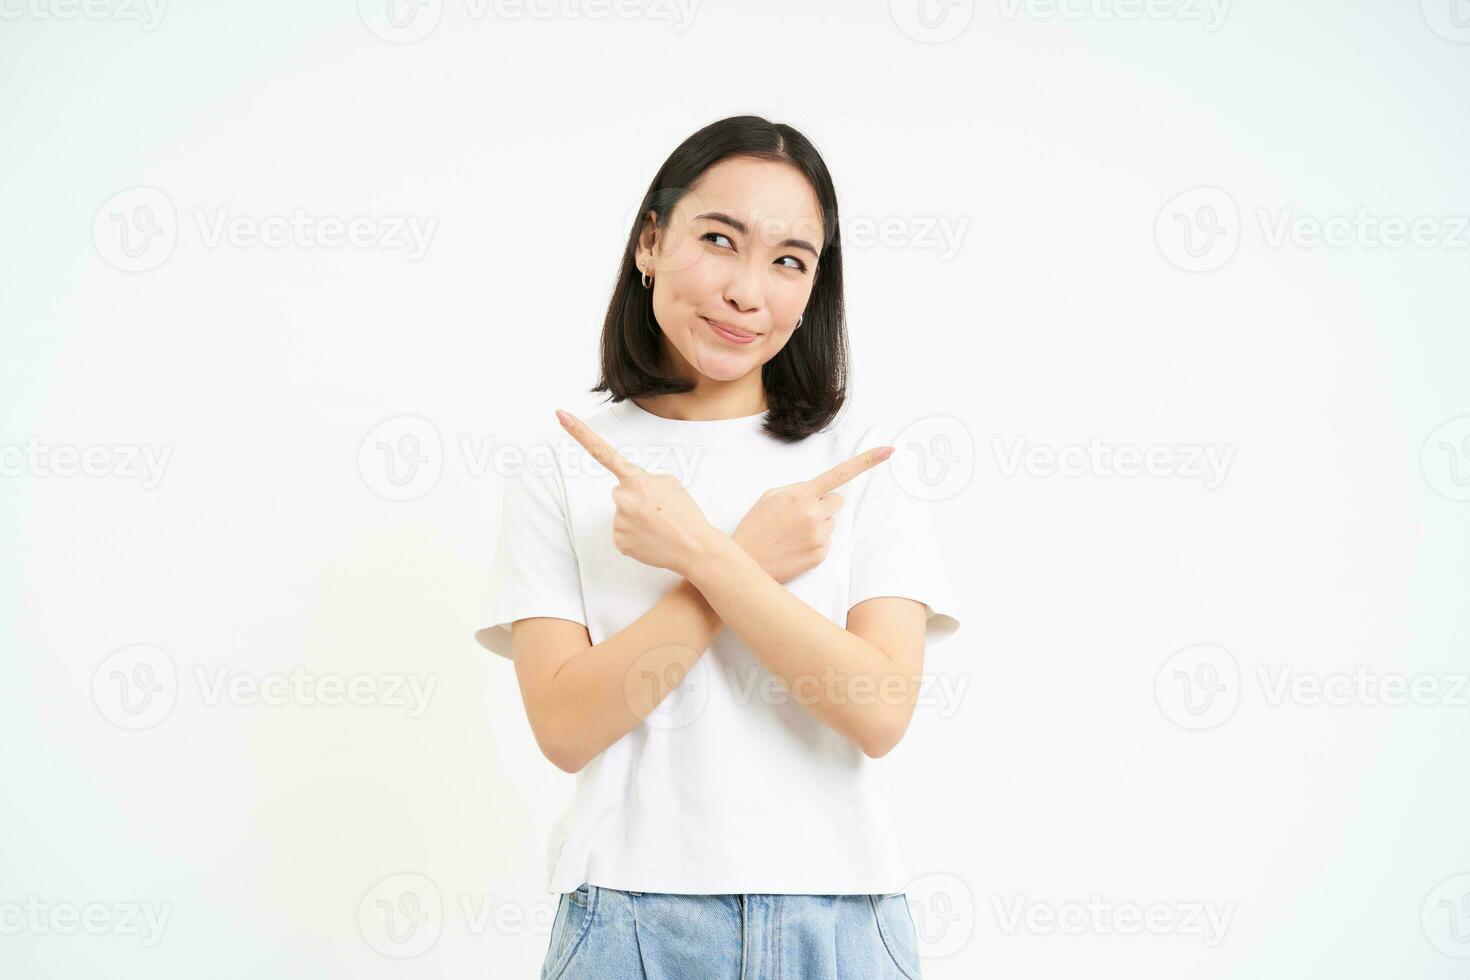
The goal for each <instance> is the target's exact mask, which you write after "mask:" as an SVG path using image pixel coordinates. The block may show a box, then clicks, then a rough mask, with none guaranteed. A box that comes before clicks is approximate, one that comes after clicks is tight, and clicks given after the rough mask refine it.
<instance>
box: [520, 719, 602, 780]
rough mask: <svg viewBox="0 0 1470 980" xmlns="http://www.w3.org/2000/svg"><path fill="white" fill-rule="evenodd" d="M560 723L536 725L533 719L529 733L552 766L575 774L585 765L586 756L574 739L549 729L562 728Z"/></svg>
mask: <svg viewBox="0 0 1470 980" xmlns="http://www.w3.org/2000/svg"><path fill="white" fill-rule="evenodd" d="M564 728H565V726H561V725H545V724H543V725H537V724H535V722H534V720H533V721H532V724H531V734H532V735H534V736H535V737H536V747H537V748H539V749H540V750H541V754H542V755H543V756H545V757H546V760H547V761H548V762H550V763H551V764H552V765H553V766H556V768H558V769H560V770H561V771H562V772H564V773H568V774H570V775H573V776H575V775H576V774H577V773H579V772H581V771H582V769H583V768H584V767H585V766H586V765H587V761H588V758H589V757H588V756H587V754H586V753H585V752H583V751H582V750H581V748H580V747H579V746H578V745H577V744H576V740H575V739H572V738H568V737H566V735H565V733H563V734H561V735H556V734H553V732H552V730H551V729H564Z"/></svg>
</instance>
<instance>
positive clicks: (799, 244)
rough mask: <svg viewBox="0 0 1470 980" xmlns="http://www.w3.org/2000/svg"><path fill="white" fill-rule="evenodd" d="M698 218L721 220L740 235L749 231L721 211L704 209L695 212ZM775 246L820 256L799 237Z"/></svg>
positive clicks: (813, 256) (809, 243)
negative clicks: (701, 212) (800, 249)
mask: <svg viewBox="0 0 1470 980" xmlns="http://www.w3.org/2000/svg"><path fill="white" fill-rule="evenodd" d="M700 218H708V219H709V220H711V221H721V222H724V223H725V224H727V225H729V226H730V227H731V228H734V229H735V230H736V231H738V232H740V234H742V235H747V234H749V233H750V232H749V229H747V228H746V227H745V223H744V222H742V221H739V220H737V219H735V218H732V217H730V216H729V215H728V214H725V213H724V212H722V211H706V212H705V213H704V214H697V215H695V216H694V220H696V221H698V220H699V219H700ZM776 247H777V248H804V249H806V250H807V251H808V252H810V253H812V258H820V256H818V255H817V250H816V249H815V248H813V247H812V244H811V242H808V241H805V240H803V239H800V238H788V239H786V240H785V241H784V242H779V243H777V245H776Z"/></svg>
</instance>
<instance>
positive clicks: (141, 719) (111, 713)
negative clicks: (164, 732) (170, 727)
mask: <svg viewBox="0 0 1470 980" xmlns="http://www.w3.org/2000/svg"><path fill="white" fill-rule="evenodd" d="M178 694H179V675H178V672H177V671H175V670H174V662H173V660H172V659H171V658H170V657H169V655H168V654H167V653H165V652H164V651H163V650H160V649H159V648H158V647H156V646H153V645H151V644H148V643H138V644H135V645H133V646H129V647H123V648H122V649H121V650H118V651H116V652H114V653H112V654H110V655H109V656H108V657H107V659H106V660H103V661H102V663H101V664H99V665H98V667H97V669H96V671H94V672H93V673H92V703H93V704H95V705H96V706H97V710H98V711H99V712H100V713H101V714H102V717H104V718H106V719H107V720H108V721H110V722H112V723H113V724H114V725H116V726H118V727H119V728H126V729H129V730H130V731H141V730H142V729H144V728H152V727H153V726H154V725H157V724H159V723H160V722H162V721H163V720H164V719H165V718H167V717H168V716H169V713H170V712H172V711H173V710H174V703H175V702H176V701H177V700H178Z"/></svg>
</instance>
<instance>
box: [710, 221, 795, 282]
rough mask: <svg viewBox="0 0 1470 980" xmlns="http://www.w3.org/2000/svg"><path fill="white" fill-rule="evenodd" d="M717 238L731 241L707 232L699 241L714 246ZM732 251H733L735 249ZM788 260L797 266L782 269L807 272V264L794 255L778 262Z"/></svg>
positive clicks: (725, 236)
mask: <svg viewBox="0 0 1470 980" xmlns="http://www.w3.org/2000/svg"><path fill="white" fill-rule="evenodd" d="M716 238H722V239H724V240H725V241H727V242H728V241H730V236H728V235H722V234H720V233H719V232H717V231H707V232H705V233H704V234H703V235H700V236H699V240H700V241H702V242H710V243H711V244H714V239H716ZM732 244H733V243H732ZM721 247H723V246H721ZM731 250H732V251H733V248H732V249H731ZM787 259H790V260H791V261H792V262H795V263H796V264H795V265H784V266H782V267H781V268H783V269H794V270H796V271H797V272H805V271H806V263H805V262H803V261H802V260H801V259H798V258H797V257H796V256H794V255H783V256H781V258H779V259H777V261H778V262H784V261H786V260H787Z"/></svg>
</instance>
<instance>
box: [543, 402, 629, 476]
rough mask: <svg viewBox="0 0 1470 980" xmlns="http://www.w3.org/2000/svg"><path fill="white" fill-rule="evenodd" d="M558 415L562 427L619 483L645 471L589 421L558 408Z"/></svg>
mask: <svg viewBox="0 0 1470 980" xmlns="http://www.w3.org/2000/svg"><path fill="white" fill-rule="evenodd" d="M556 417H557V420H558V421H559V422H561V427H562V428H563V429H566V430H567V433H568V434H569V435H570V436H571V437H572V438H573V439H575V440H577V442H579V443H581V444H582V448H583V449H585V450H587V453H588V455H590V456H591V457H592V458H593V459H595V460H597V461H598V462H599V463H601V464H602V465H603V466H606V467H607V468H608V469H609V470H610V471H611V472H612V475H613V476H615V477H617V478H618V482H619V483H623V482H625V481H626V480H627V479H628V478H629V477H631V476H637V475H638V474H639V473H642V472H643V468H642V467H640V466H638V465H636V464H634V463H632V462H630V461H629V460H628V458H627V457H626V456H624V455H623V454H622V453H620V452H618V451H617V450H616V449H614V448H613V447H612V446H609V445H608V444H607V441H606V440H605V439H603V438H602V436H600V435H598V434H597V433H596V432H593V431H592V430H591V429H589V428H588V427H587V423H586V422H583V421H582V420H581V419H579V418H577V417H576V416H575V415H573V414H572V413H571V412H564V411H562V410H561V409H557V410H556Z"/></svg>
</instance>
